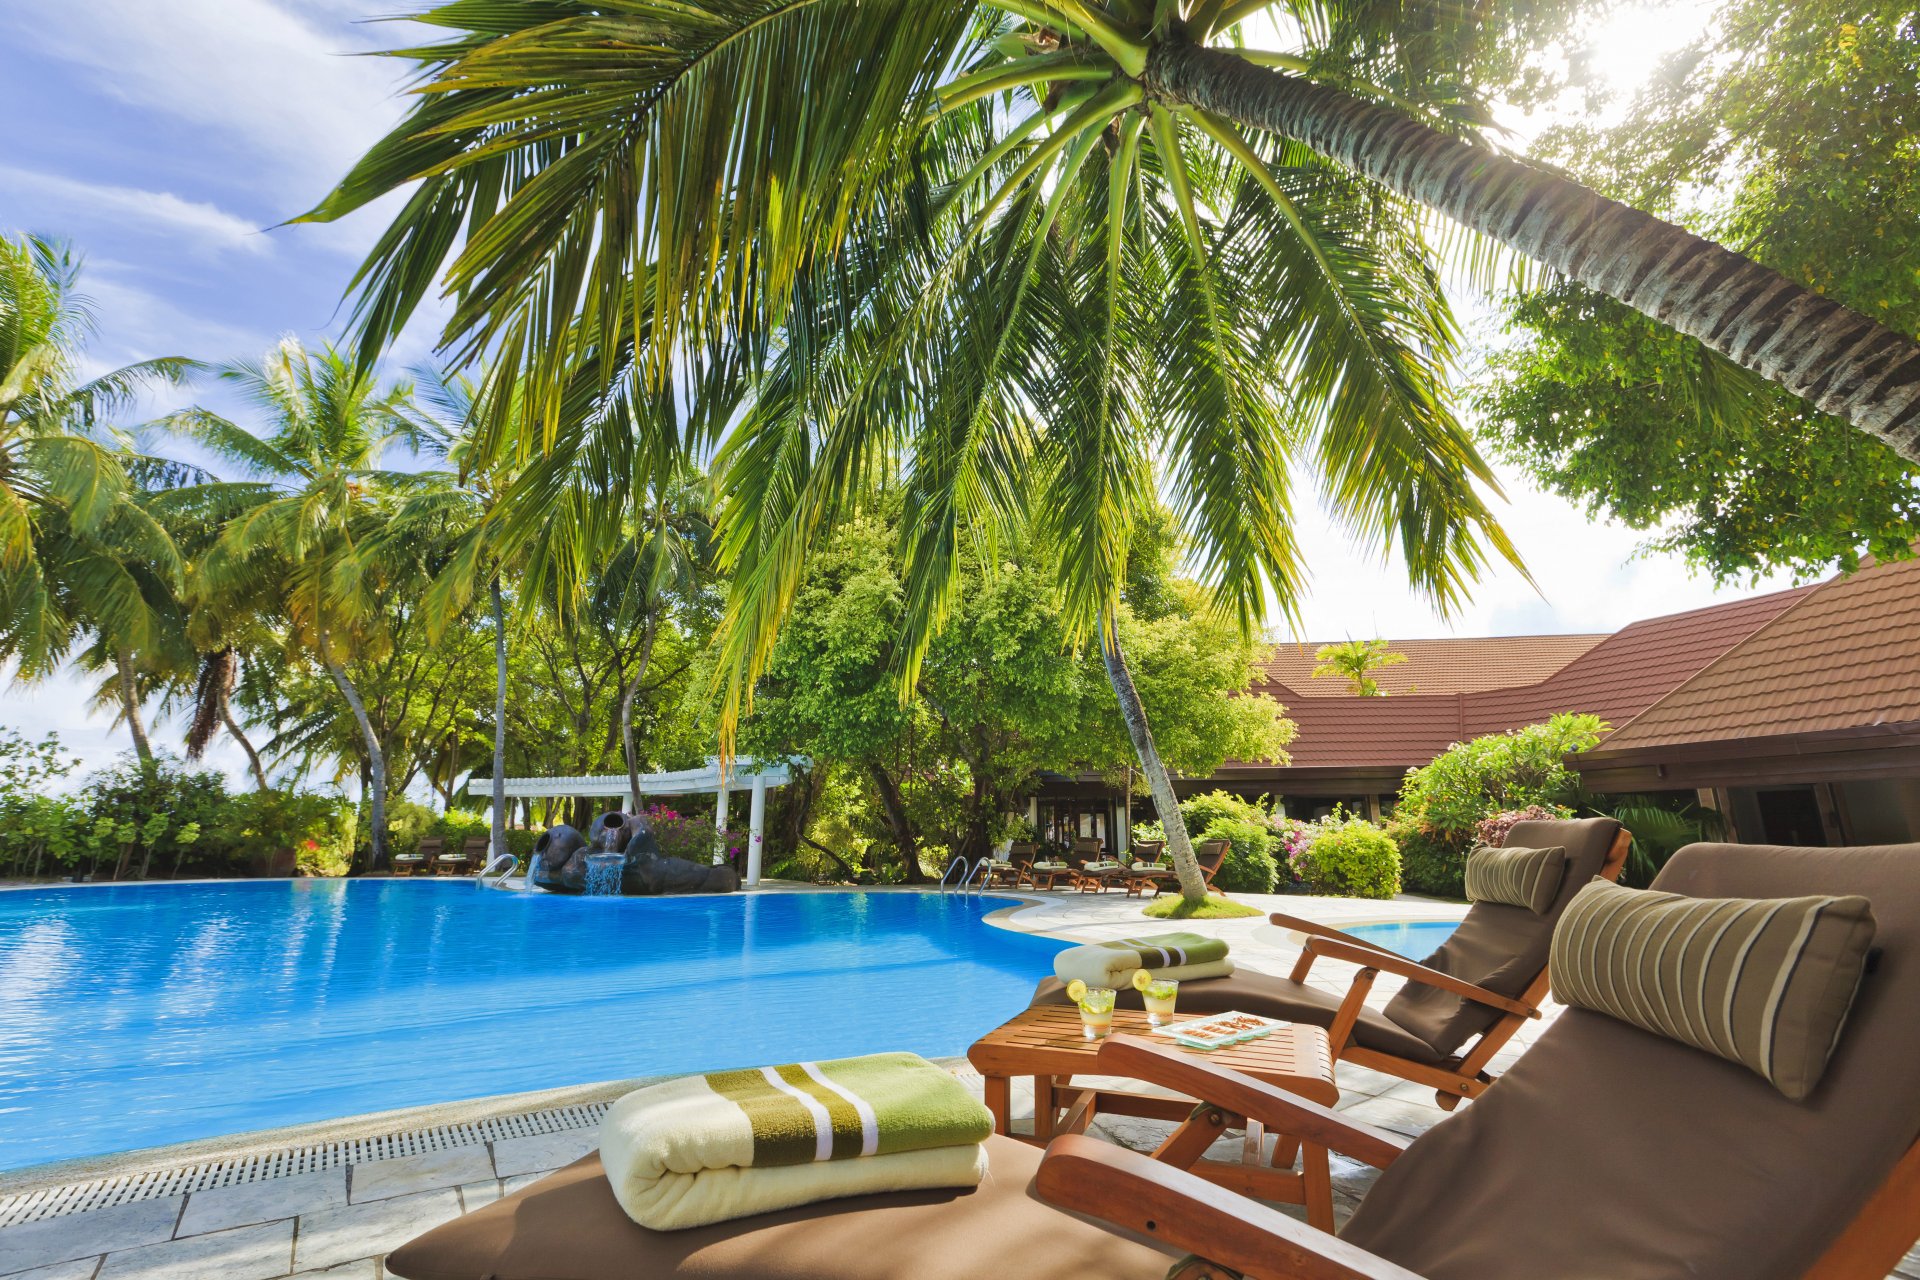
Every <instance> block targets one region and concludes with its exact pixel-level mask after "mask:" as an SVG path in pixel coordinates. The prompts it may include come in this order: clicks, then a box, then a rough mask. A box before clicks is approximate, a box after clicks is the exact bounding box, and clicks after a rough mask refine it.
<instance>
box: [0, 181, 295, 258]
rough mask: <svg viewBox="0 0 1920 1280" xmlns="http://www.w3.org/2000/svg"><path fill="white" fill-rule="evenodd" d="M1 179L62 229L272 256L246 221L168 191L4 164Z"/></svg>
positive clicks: (263, 238) (258, 231)
mask: <svg viewBox="0 0 1920 1280" xmlns="http://www.w3.org/2000/svg"><path fill="white" fill-rule="evenodd" d="M0 181H4V182H6V183H8V184H10V185H11V187H12V188H13V195H14V198H15V199H16V200H20V199H21V198H22V197H23V196H24V197H25V200H26V203H27V205H28V207H29V208H31V207H32V204H33V202H34V197H36V196H37V197H38V198H39V203H41V204H43V205H45V206H48V207H50V208H51V209H53V210H55V211H57V212H58V213H59V215H60V218H61V220H62V222H63V225H70V224H71V223H72V222H73V221H76V220H77V221H79V222H81V223H82V224H85V223H88V222H94V223H98V222H101V221H104V222H107V223H109V224H111V225H113V226H114V227H116V228H117V229H119V230H121V231H130V232H134V233H147V234H151V233H156V232H157V233H161V234H165V235H168V236H169V237H171V238H174V239H175V240H176V242H178V241H180V240H184V241H186V242H189V243H192V244H195V245H198V246H200V247H202V248H206V249H211V250H216V251H218V250H238V251H240V252H243V253H254V254H263V253H270V252H272V242H271V241H269V240H268V239H267V237H266V236H265V235H264V234H263V233H262V231H261V229H260V228H259V227H257V226H255V225H253V224H252V223H250V222H248V221H247V220H246V219H245V218H241V217H237V216H235V215H234V214H231V213H228V212H227V211H226V210H224V209H221V208H219V207H218V206H217V205H213V204H209V203H207V202H205V201H200V200H186V199H183V198H181V197H180V196H177V195H175V194H173V193H172V192H170V191H145V190H142V189H140V188H138V187H122V186H115V185H112V184H110V183H104V182H86V181H82V180H80V179H78V178H67V177H62V176H60V175H59V174H53V173H40V172H37V171H35V170H31V169H17V168H13V167H11V166H6V165H0ZM35 212H37V210H36V211H35Z"/></svg>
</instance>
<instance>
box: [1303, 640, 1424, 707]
mask: <svg viewBox="0 0 1920 1280" xmlns="http://www.w3.org/2000/svg"><path fill="white" fill-rule="evenodd" d="M1406 660H1407V655H1406V654H1404V653H1395V652H1394V651H1393V650H1392V649H1389V648H1388V647H1387V642H1386V641H1385V640H1345V641H1342V642H1341V643H1339V644H1323V645H1321V646H1320V648H1319V650H1318V651H1317V652H1315V653H1314V655H1313V661H1314V668H1313V678H1314V679H1316V680H1319V679H1332V680H1345V681H1346V682H1347V683H1348V685H1349V686H1351V688H1352V690H1353V692H1354V694H1355V695H1356V696H1358V697H1362V698H1383V697H1385V696H1386V694H1385V693H1384V692H1382V691H1381V688H1380V682H1379V681H1378V680H1375V679H1374V678H1373V673H1374V672H1375V671H1378V670H1379V669H1380V668H1382V667H1394V666H1398V665H1400V664H1401V663H1403V662H1405V661H1406Z"/></svg>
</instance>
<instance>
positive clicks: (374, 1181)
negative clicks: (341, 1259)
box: [348, 1143, 494, 1204]
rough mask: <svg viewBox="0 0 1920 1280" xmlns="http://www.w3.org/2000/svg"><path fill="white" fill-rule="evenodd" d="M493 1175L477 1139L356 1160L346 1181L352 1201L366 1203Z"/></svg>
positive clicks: (482, 1179)
mask: <svg viewBox="0 0 1920 1280" xmlns="http://www.w3.org/2000/svg"><path fill="white" fill-rule="evenodd" d="M493 1176H494V1171H493V1159H492V1157H491V1156H489V1155H488V1154H487V1148H486V1147H485V1146H484V1145H483V1144H479V1143H476V1144H474V1145H472V1146H467V1147H450V1148H448V1149H447V1150H445V1151H422V1152H421V1153H420V1154H419V1155H413V1156H399V1157H396V1158H395V1159H392V1160H369V1161H367V1162H366V1163H364V1164H356V1165H354V1166H353V1176H352V1178H351V1179H350V1180H349V1183H348V1185H349V1186H350V1187H351V1188H352V1196H351V1201H352V1203H354V1204H365V1203H366V1202H367V1201H369V1200H386V1199H390V1198H392V1197H394V1196H404V1195H412V1194H413V1193H415V1192H418V1191H438V1190H440V1189H441V1188H443V1187H447V1188H451V1187H457V1186H459V1185H460V1184H461V1183H463V1182H482V1181H484V1180H486V1179H488V1178H491V1177H493Z"/></svg>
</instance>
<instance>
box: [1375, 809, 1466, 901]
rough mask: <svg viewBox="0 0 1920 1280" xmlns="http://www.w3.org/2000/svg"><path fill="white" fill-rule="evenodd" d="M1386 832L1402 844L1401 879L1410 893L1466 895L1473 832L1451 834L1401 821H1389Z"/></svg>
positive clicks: (1440, 895) (1452, 896)
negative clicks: (1468, 854)
mask: <svg viewBox="0 0 1920 1280" xmlns="http://www.w3.org/2000/svg"><path fill="white" fill-rule="evenodd" d="M1387 834H1388V835H1390V836H1391V837H1393V840H1394V843H1395V844H1397V845H1398V846H1399V847H1400V881H1401V884H1402V886H1403V887H1404V888H1405V889H1406V890H1407V891H1408V892H1409V893H1430V894H1433V895H1434V896H1435V897H1440V898H1464V897H1465V896H1466V893H1467V889H1466V869H1467V853H1468V851H1469V850H1471V849H1472V848H1473V843H1474V842H1473V836H1472V834H1471V833H1468V834H1462V835H1450V834H1448V833H1446V832H1442V831H1432V830H1429V829H1427V828H1425V827H1422V826H1420V825H1419V824H1418V823H1413V822H1406V821H1398V822H1393V823H1390V824H1388V827H1387Z"/></svg>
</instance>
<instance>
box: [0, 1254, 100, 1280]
mask: <svg viewBox="0 0 1920 1280" xmlns="http://www.w3.org/2000/svg"><path fill="white" fill-rule="evenodd" d="M99 1269H100V1259H98V1258H79V1259H77V1260H75V1261H73V1262H56V1263H54V1264H53V1265H52V1266H50V1267H35V1268H34V1269H33V1270H31V1271H16V1272H14V1273H13V1274H12V1275H9V1276H5V1277H0V1280H93V1273H94V1272H95V1271H98V1270H99Z"/></svg>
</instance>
